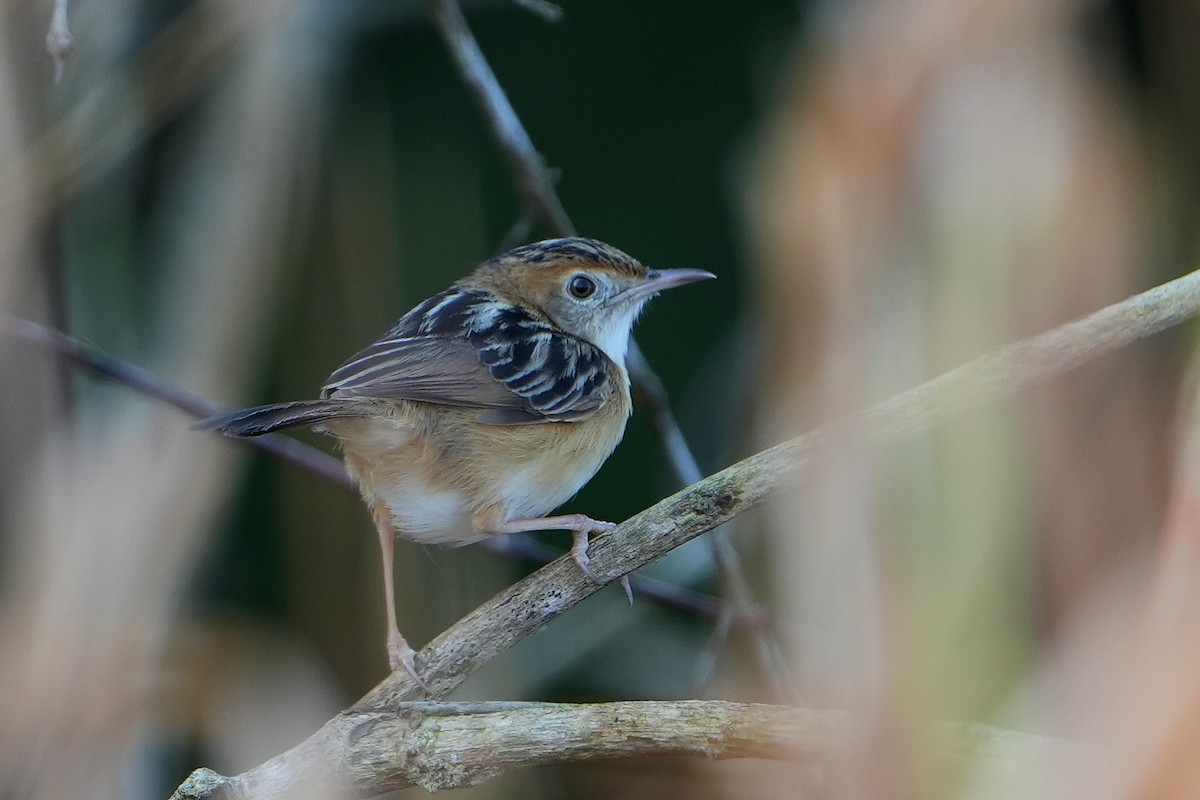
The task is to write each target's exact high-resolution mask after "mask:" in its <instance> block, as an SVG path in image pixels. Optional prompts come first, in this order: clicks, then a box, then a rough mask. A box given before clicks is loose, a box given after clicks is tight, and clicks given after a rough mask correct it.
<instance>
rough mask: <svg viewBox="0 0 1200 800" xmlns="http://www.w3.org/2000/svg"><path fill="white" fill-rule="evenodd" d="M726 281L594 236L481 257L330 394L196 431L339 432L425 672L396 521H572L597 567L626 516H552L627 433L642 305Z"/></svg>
mask: <svg viewBox="0 0 1200 800" xmlns="http://www.w3.org/2000/svg"><path fill="white" fill-rule="evenodd" d="M713 277H715V276H714V275H713V274H712V273H709V272H704V271H702V270H696V269H666V270H651V269H647V268H646V267H644V266H642V264H640V263H639V262H638V261H637V260H635V259H633V258H631V257H630V256H628V255H626V254H625V253H623V252H621V251H620V250H617V249H616V248H615V247H611V246H609V245H607V244H604V243H603V242H598V241H596V240H594V239H583V238H578V237H571V238H566V239H549V240H547V241H542V242H536V243H534V244H530V245H525V246H523V247H518V248H516V249H515V250H510V251H509V252H507V253H504V254H503V255H500V256H497V257H495V258H492V259H490V260H488V261H485V262H483V264H481V265H480V266H479V267H478V268H477V269H476V270H475V271H474V272H472V273H471V274H470V275H468V276H467V277H466V278H463V279H462V280H460V281H458V282H457V283H455V284H454V285H452V286H451V287H450V288H449V289H447V290H445V291H444V292H440V293H438V294H435V295H434V296H433V297H430V298H429V299H428V300H425V301H424V302H422V303H420V304H419V305H417V306H416V307H415V308H413V309H412V310H411V311H409V312H408V313H407V314H405V315H404V316H403V317H401V318H400V321H399V322H397V323H396V324H395V326H393V327H392V328H391V330H389V331H388V332H387V333H385V334H384V335H383V337H382V338H381V339H379V340H378V341H377V342H375V343H374V344H372V345H370V346H369V347H367V348H366V349H365V350H362V351H361V352H359V353H357V354H356V355H354V356H353V357H352V358H351V359H350V360H349V361H347V362H346V363H345V364H343V365H342V366H340V367H338V368H337V370H335V371H334V373H333V374H332V375H330V376H329V380H328V381H327V382H326V384H325V386H324V388H322V390H321V396H320V399H317V400H300V401H297V402H291V403H277V404H273V405H266V406H259V407H257V408H249V409H244V410H241V411H234V412H232V413H229V414H224V415H222V416H217V417H212V418H210V419H206V420H204V421H202V422H200V423H198V424H197V425H196V426H195V427H197V428H200V429H204V430H215V431H220V432H221V433H224V434H226V435H229V436H259V435H261V434H264V433H270V432H271V431H275V430H279V429H281V428H289V427H293V426H297V425H312V424H319V425H320V426H321V427H322V428H323V429H324V430H325V431H327V432H328V433H332V434H333V435H334V436H336V437H337V438H338V439H339V440H341V445H342V450H343V456H344V458H345V462H346V468H347V469H348V470H349V472H350V474H351V475H352V476H353V478H354V480H355V481H356V482H357V483H358V486H359V489H360V490H361V491H362V495H363V498H364V499H365V500H366V502H367V504H368V505H369V506H370V508H371V511H372V517H373V518H374V521H375V527H376V529H377V530H378V533H379V543H380V548H381V550H382V554H383V579H384V591H385V596H386V602H387V620H388V639H387V647H388V657H389V661H390V663H391V666H392V669H397V668H399V667H404V669H406V670H408V672H409V673H410V674H411V675H412V676H413V677H414V678H415V679H417V681H418V682H420V678H419V676H418V675H417V671H416V666H415V663H414V660H413V656H414V652H413V649H412V648H411V647H410V646H409V645H408V643H407V642H406V641H405V640H404V637H403V636H401V635H400V631H399V629H398V628H397V626H396V608H395V595H394V591H395V590H394V586H393V582H392V569H393V563H392V562H393V556H392V551H393V545H394V537H395V535H396V533H399V534H401V535H403V536H406V537H408V538H410V539H413V540H415V541H418V542H424V543H433V544H446V545H463V544H469V543H470V542H475V541H479V540H480V539H483V538H485V537H487V536H491V535H495V534H503V533H517V532H520V531H535V530H568V531H571V532H572V534H573V536H574V541H573V544H572V547H571V554H572V556H573V558H574V560H575V562H576V563H577V564H578V565H579V567H580V569H582V570H583V571H584V572H585V573H586V574H588V575H589V576H590V575H591V571H590V570H589V568H588V555H587V552H588V537H589V535H590V534H591V533H603V532H606V531H609V530H611V529H612V528H614V527H615V526H614V525H613V524H612V523H610V522H600V521H598V520H594V519H591V518H590V517H586V516H584V515H582V514H566V515H561V516H546V515H547V514H549V513H550V512H551V511H553V510H554V509H555V508H557V507H558V506H559V505H561V504H563V503H565V502H566V501H567V500H569V499H570V498H571V497H572V496H573V495H574V494H575V493H576V492H577V491H579V489H580V488H581V487H582V486H583V485H584V484H585V483H587V482H588V481H589V480H590V479H591V478H592V476H593V475H595V474H596V471H597V470H599V469H600V465H601V464H603V463H604V461H605V460H606V459H607V458H608V456H609V455H610V454H611V453H612V451H613V449H614V448H616V446H617V443H618V442H620V441H621V437H622V436H623V435H624V433H625V421H626V419H627V418H628V417H629V413H630V410H631V402H630V398H629V375H628V373H627V372H626V369H625V351H626V349H627V347H628V344H629V333H630V330H631V328H632V327H633V323H634V320H635V319H636V318H637V316H638V313H639V312H640V311H641V309H642V306H643V305H644V304H645V303H646V301H647V300H649V299H650V298H651V297H652V296H653V295H655V294H657V293H658V292H659V291H662V290H663V289H669V288H671V287H674V286H680V285H682V284H685V283H691V282H693V281H698V280H704V279H706V278H713Z"/></svg>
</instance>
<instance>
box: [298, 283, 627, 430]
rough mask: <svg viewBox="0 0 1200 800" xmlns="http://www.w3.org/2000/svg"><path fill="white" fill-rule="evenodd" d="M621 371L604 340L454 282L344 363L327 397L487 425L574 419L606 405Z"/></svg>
mask: <svg viewBox="0 0 1200 800" xmlns="http://www.w3.org/2000/svg"><path fill="white" fill-rule="evenodd" d="M612 370H613V367H612V365H611V362H609V360H608V358H607V357H606V356H605V355H604V354H603V353H602V352H601V351H600V349H599V348H597V347H596V346H595V345H592V344H590V343H588V342H585V341H582V340H580V339H576V338H575V337H573V336H568V335H566V334H564V333H562V332H561V331H559V330H557V329H555V328H554V327H552V326H551V325H550V324H549V323H547V322H546V321H545V320H542V319H540V318H538V317H536V316H535V315H534V314H532V313H531V312H529V311H526V310H524V309H521V308H518V307H515V306H513V305H512V304H511V303H507V302H504V301H502V300H499V299H498V298H496V297H495V296H494V295H492V294H491V293H489V292H486V291H481V290H476V289H463V288H459V287H451V288H450V289H447V290H446V291H444V292H442V293H440V294H437V295H434V296H433V297H431V298H429V299H428V300H426V301H425V302H423V303H421V304H420V305H419V306H417V307H416V308H414V309H413V310H412V311H410V312H408V313H407V314H405V315H404V317H403V318H402V319H401V320H400V321H399V322H398V323H397V324H396V326H395V327H394V328H392V330H390V331H388V333H387V335H385V336H384V338H383V339H380V340H379V341H378V342H376V343H375V344H373V345H371V346H370V347H368V348H366V349H365V350H363V351H362V352H360V353H358V354H357V355H355V356H354V357H353V358H351V359H350V360H349V361H347V362H346V363H345V364H343V365H342V366H341V367H339V368H338V369H337V370H336V371H335V372H334V373H333V374H332V375H330V376H329V381H328V382H327V383H326V385H325V387H324V388H323V389H322V392H321V396H322V397H325V398H343V397H380V398H396V399H404V400H417V401H422V402H427V403H439V404H442V405H452V406H463V407H468V408H478V409H480V415H479V418H480V420H481V421H484V422H490V423H494V424H501V425H516V424H524V423H531V422H550V421H555V422H568V421H576V420H581V419H585V418H587V417H589V416H591V415H592V414H593V413H595V412H596V410H597V409H599V408H600V406H601V405H603V403H604V399H605V397H606V396H607V390H608V381H609V380H611V379H612V378H611V375H612Z"/></svg>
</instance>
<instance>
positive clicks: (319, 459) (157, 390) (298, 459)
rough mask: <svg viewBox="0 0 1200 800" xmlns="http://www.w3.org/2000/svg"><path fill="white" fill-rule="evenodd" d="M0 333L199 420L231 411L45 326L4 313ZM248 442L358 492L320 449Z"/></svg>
mask: <svg viewBox="0 0 1200 800" xmlns="http://www.w3.org/2000/svg"><path fill="white" fill-rule="evenodd" d="M0 331H3V332H4V333H5V334H7V335H9V336H12V337H14V338H17V339H22V340H24V341H26V342H29V343H31V344H35V345H38V346H40V347H44V348H46V349H48V350H50V351H52V352H55V353H58V354H59V355H60V356H62V357H64V358H66V359H68V360H70V361H71V362H73V363H75V364H78V365H79V366H81V367H86V368H87V369H89V370H91V371H92V372H94V373H96V374H98V375H103V376H104V377H106V378H110V379H112V380H114V381H116V382H118V383H121V384H124V385H125V386H128V387H129V388H131V389H134V390H135V391H137V392H139V393H141V394H144V395H146V396H147V397H153V398H155V399H156V400H161V401H162V402H164V403H166V404H167V405H169V406H172V407H174V408H177V409H179V410H180V411H184V412H186V413H187V414H190V415H191V416H193V417H195V418H197V419H203V418H205V417H211V416H213V415H215V414H220V413H221V412H223V411H226V410H227V409H225V408H224V407H223V406H221V405H219V404H217V403H214V402H213V401H212V400H209V399H208V398H207V397H204V396H203V395H199V394H196V393H195V392H191V391H188V390H187V389H184V388H183V387H181V386H176V385H175V384H173V383H171V382H170V381H167V380H164V379H163V378H161V377H159V376H157V375H155V374H154V373H152V372H150V371H148V370H145V369H142V368H141V367H138V366H135V365H133V364H130V363H129V362H127V361H122V360H121V359H119V358H116V357H115V356H112V355H109V354H108V353H106V352H104V351H103V350H100V349H99V348H96V347H92V346H91V345H89V344H85V343H84V342H81V341H79V340H78V339H73V338H71V337H70V336H67V335H66V334H64V333H62V332H60V331H56V330H54V329H53V328H48V327H46V326H45V325H41V324H39V323H36V322H31V321H29V320H26V319H21V318H19V317H14V316H12V315H11V314H6V313H4V312H0ZM242 441H244V442H245V443H246V444H247V445H248V446H250V447H255V448H257V449H259V450H262V451H263V452H266V453H270V454H271V455H273V456H275V457H276V458H278V459H280V460H281V461H285V462H287V463H289V464H291V465H293V466H296V467H299V468H300V469H302V470H304V471H305V472H308V473H310V474H312V475H316V476H317V477H318V478H321V479H322V480H325V481H328V482H330V483H333V484H335V485H337V486H341V487H343V488H346V489H350V490H353V489H354V483H353V482H352V481H351V480H350V476H349V475H347V474H346V469H345V468H344V467H343V466H342V464H341V462H339V461H338V460H337V459H336V458H334V457H333V456H330V455H328V454H326V453H322V452H321V451H320V450H317V449H316V448H315V447H309V446H307V445H305V444H304V443H303V442H298V441H296V440H295V439H289V438H287V437H286V436H277V435H269V436H259V437H256V438H254V439H245V440H242Z"/></svg>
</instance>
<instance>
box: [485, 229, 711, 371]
mask: <svg viewBox="0 0 1200 800" xmlns="http://www.w3.org/2000/svg"><path fill="white" fill-rule="evenodd" d="M715 277H716V276H715V275H713V274H712V273H711V272H705V271H704V270H700V269H648V268H647V267H645V266H643V265H642V264H641V263H640V262H639V261H637V259H635V258H632V257H631V256H629V255H626V254H625V253H623V252H621V251H620V250H618V249H617V248H615V247H612V246H611V245H607V244H604V243H603V242H599V241H596V240H595V239H584V238H581V237H569V238H565V239H547V240H545V241H541V242H534V243H533V244H528V245H524V246H522V247H518V248H516V249H514V250H510V251H508V252H507V253H504V254H503V255H500V256H497V257H496V258H493V259H491V260H489V261H486V262H484V263H483V264H482V265H481V266H480V267H479V269H477V270H476V271H475V273H473V274H472V276H471V278H472V282H473V283H477V284H480V285H484V286H486V287H487V288H489V289H491V290H492V291H494V292H496V293H498V294H500V295H502V296H504V297H506V298H507V299H508V300H510V301H511V302H514V303H518V304H521V305H525V306H527V307H530V308H531V309H532V310H534V311H536V312H537V313H540V314H542V315H543V316H545V317H546V318H547V319H548V320H549V321H550V322H552V323H553V324H555V325H557V326H558V327H560V328H562V329H563V330H564V331H566V332H567V333H570V334H571V335H573V336H577V337H579V338H581V339H584V340H586V341H589V342H591V343H592V344H594V345H596V346H597V347H599V348H600V349H601V350H603V351H604V352H605V354H606V355H607V356H608V357H609V358H611V359H612V360H613V361H615V362H616V363H617V364H620V365H622V366H624V364H625V351H626V349H627V347H628V345H629V332H630V330H631V329H632V328H633V323H634V321H635V320H636V319H637V316H638V313H639V312H640V311H641V310H642V306H643V305H645V303H646V301H647V300H649V299H650V298H651V297H653V296H654V295H656V294H658V293H659V292H661V291H663V290H664V289H670V288H673V287H675V286H682V285H683V284H685V283H692V282H694V281H700V280H707V279H709V278H715Z"/></svg>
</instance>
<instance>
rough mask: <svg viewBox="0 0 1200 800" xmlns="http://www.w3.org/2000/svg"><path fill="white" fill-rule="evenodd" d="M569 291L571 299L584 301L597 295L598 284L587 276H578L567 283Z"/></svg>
mask: <svg viewBox="0 0 1200 800" xmlns="http://www.w3.org/2000/svg"><path fill="white" fill-rule="evenodd" d="M567 291H568V292H570V293H571V297H574V298H575V299H577V300H583V299H584V298H587V297H591V296H592V295H594V294H595V293H596V282H595V281H594V280H592V279H591V278H589V277H588V276H587V275H576V276H574V277H573V278H571V280H570V281H569V282H568V283H567Z"/></svg>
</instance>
